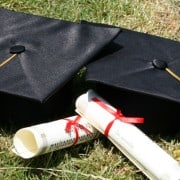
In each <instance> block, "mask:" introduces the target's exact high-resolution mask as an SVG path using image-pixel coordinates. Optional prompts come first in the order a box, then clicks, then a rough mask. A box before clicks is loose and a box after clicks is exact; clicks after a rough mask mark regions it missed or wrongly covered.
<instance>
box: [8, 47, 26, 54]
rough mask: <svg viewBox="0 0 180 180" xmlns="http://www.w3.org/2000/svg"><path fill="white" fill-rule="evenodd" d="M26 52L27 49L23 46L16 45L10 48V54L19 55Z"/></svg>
mask: <svg viewBox="0 0 180 180" xmlns="http://www.w3.org/2000/svg"><path fill="white" fill-rule="evenodd" d="M24 51H25V47H24V46H22V45H16V46H12V47H11V48H10V53H12V54H19V53H22V52H24Z"/></svg>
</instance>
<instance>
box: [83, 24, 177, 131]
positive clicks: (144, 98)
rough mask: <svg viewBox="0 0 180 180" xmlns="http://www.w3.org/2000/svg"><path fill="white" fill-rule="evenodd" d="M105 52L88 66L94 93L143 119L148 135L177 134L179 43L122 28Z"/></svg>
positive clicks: (89, 80)
mask: <svg viewBox="0 0 180 180" xmlns="http://www.w3.org/2000/svg"><path fill="white" fill-rule="evenodd" d="M84 23H86V22H84ZM94 25H95V26H101V25H99V24H94ZM103 26H104V25H103ZM113 47H116V48H113ZM115 49H116V50H115ZM106 51H107V52H108V54H107V53H106V55H105V56H104V54H102V53H101V54H100V55H99V57H101V58H99V59H98V60H97V61H95V62H92V63H90V64H89V65H88V66H87V74H86V80H87V81H88V82H93V83H95V84H96V88H97V89H96V91H98V93H99V94H101V95H102V96H103V97H104V98H105V99H107V100H108V101H109V102H110V103H111V104H112V105H114V106H116V107H117V108H120V109H121V110H122V112H123V113H124V114H125V115H127V116H142V117H144V118H145V123H144V124H143V125H140V126H139V127H140V128H141V129H142V130H144V131H145V132H147V133H177V132H178V131H180V129H179V125H180V112H179V110H180V80H179V78H180V76H179V75H180V43H179V42H178V41H173V40H170V39H167V38H162V37H158V36H154V35H148V34H145V33H140V32H135V31H132V30H128V29H121V33H120V34H119V35H118V37H117V38H115V39H114V41H113V42H112V43H111V44H109V45H108V46H107V47H106V49H105V52H106ZM173 73H174V74H173ZM93 87H94V86H93Z"/></svg>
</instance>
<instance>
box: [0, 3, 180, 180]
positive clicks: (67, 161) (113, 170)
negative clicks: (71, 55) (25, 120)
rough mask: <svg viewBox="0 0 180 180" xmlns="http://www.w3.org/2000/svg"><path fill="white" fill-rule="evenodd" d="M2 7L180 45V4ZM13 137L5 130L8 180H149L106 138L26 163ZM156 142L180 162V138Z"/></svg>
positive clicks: (3, 159)
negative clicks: (113, 27)
mask: <svg viewBox="0 0 180 180" xmlns="http://www.w3.org/2000/svg"><path fill="white" fill-rule="evenodd" d="M0 7H4V8H7V9H11V10H16V11H18V12H26V13H31V14H36V15H42V16H47V17H52V18H57V19H64V20H69V21H80V20H87V21H92V22H100V23H107V24H112V25H116V26H120V27H125V28H129V29H133V30H136V31H141V32H146V33H150V34H155V35H158V36H162V37H166V38H170V39H173V40H177V41H179V40H180V2H179V1H178V0H174V1H173V0H113V1H112V0H28V1H26V0H1V1H0ZM82 88H83V87H82ZM14 128H15V127H13V126H12V127H11V129H12V130H13V129H14ZM13 135H14V134H13V131H6V130H5V129H4V128H2V127H0V179H3V180H4V179H5V180H9V179H12V180H16V179H25V180H26V179H28V180H29V179H30V180H36V179H43V180H44V179H45V180H46V179H52V180H53V179H67V180H68V179H130V180H131V179H146V177H145V176H144V175H143V174H142V173H141V172H140V171H139V170H138V169H137V168H136V167H135V166H134V165H133V164H132V163H131V162H130V161H129V160H128V159H127V158H126V157H125V156H123V155H122V153H121V152H120V151H119V150H117V148H115V147H114V146H113V144H112V143H110V142H109V141H108V140H107V139H106V138H105V137H103V136H100V137H99V138H98V139H96V140H93V141H91V142H89V143H85V144H81V145H77V146H75V147H73V148H67V149H63V150H60V151H56V152H52V153H49V154H45V155H42V156H39V157H36V158H33V159H29V160H23V159H21V158H19V157H16V156H15V155H14V154H13V153H12V152H11V147H12V137H13ZM151 137H152V139H153V140H154V141H155V142H156V143H158V144H159V145H160V146H161V147H162V148H163V149H164V150H166V151H167V152H168V153H169V154H170V155H172V156H173V157H174V158H175V159H176V160H177V161H179V162H180V135H179V134H177V135H175V136H173V137H167V136H162V135H157V134H155V135H153V136H151Z"/></svg>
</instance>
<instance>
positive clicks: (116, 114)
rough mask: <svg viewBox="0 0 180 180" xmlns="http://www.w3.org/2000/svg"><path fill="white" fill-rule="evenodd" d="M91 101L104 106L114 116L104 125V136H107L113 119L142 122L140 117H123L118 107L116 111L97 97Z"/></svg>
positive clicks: (135, 122)
mask: <svg viewBox="0 0 180 180" xmlns="http://www.w3.org/2000/svg"><path fill="white" fill-rule="evenodd" d="M92 101H94V102H95V103H97V104H98V105H100V106H101V107H102V108H104V109H105V110H106V111H108V112H109V113H110V114H112V115H113V116H114V119H113V120H112V121H111V122H110V123H109V124H108V125H107V127H106V129H105V131H104V135H105V136H106V137H108V134H109V131H110V129H111V127H112V125H113V123H114V122H115V120H120V121H122V122H125V123H130V124H140V123H144V118H140V117H125V116H124V115H123V114H122V112H121V110H120V109H116V111H114V110H113V109H112V108H111V107H109V106H108V105H107V104H105V103H104V102H103V101H101V100H100V99H98V98H92Z"/></svg>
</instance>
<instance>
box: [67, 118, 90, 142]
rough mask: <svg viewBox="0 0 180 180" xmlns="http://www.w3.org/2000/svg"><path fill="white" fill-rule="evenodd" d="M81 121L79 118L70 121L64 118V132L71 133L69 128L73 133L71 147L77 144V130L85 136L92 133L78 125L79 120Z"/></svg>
mask: <svg viewBox="0 0 180 180" xmlns="http://www.w3.org/2000/svg"><path fill="white" fill-rule="evenodd" d="M80 119H81V116H77V117H76V118H75V119H74V120H71V119H67V118H65V120H67V121H68V122H67V124H66V128H65V131H66V132H70V131H71V127H72V126H73V127H74V131H75V140H74V143H73V145H75V144H76V143H77V142H78V139H79V133H78V128H80V129H82V130H84V131H85V132H86V133H87V134H92V132H91V131H90V130H89V129H87V128H86V127H84V126H83V125H82V124H79V123H78V122H79V120H80Z"/></svg>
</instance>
